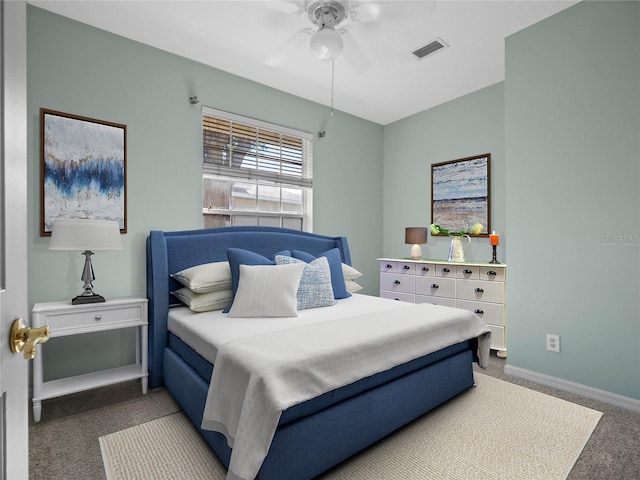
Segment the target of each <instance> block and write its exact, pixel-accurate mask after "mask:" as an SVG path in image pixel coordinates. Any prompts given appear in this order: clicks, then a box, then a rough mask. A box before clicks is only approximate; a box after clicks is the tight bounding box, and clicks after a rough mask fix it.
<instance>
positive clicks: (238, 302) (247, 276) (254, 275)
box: [229, 263, 304, 317]
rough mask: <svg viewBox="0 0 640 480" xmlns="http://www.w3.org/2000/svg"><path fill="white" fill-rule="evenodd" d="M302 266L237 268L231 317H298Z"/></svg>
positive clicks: (248, 266) (251, 266)
mask: <svg viewBox="0 0 640 480" xmlns="http://www.w3.org/2000/svg"><path fill="white" fill-rule="evenodd" d="M303 270H304V263H292V264H290V265H240V277H239V280H238V290H237V291H236V296H235V297H234V299H233V305H232V306H231V310H229V316H230V317H297V316H298V309H297V305H298V299H297V297H296V294H297V293H298V285H299V284H300V278H301V277H302V271H303Z"/></svg>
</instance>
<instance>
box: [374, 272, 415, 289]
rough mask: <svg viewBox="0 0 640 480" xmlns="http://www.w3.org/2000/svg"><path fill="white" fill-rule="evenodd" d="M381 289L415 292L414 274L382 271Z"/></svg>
mask: <svg viewBox="0 0 640 480" xmlns="http://www.w3.org/2000/svg"><path fill="white" fill-rule="evenodd" d="M380 290H387V291H392V292H405V293H414V292H415V280H414V277H413V276H410V275H403V274H402V273H380Z"/></svg>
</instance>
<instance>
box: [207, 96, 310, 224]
mask: <svg viewBox="0 0 640 480" xmlns="http://www.w3.org/2000/svg"><path fill="white" fill-rule="evenodd" d="M202 146H203V151H202V164H203V173H202V214H203V217H204V218H203V224H204V226H205V227H206V228H208V227H225V226H232V225H267V226H273V227H284V228H292V229H295V230H305V231H311V213H312V212H311V204H312V197H313V168H312V167H313V155H312V150H313V136H312V135H311V134H309V133H305V132H299V131H296V130H292V129H289V128H285V127H280V126H278V125H272V124H268V123H264V122H260V121H258V120H252V119H249V118H245V117H240V116H238V115H234V114H231V113H227V112H222V111H219V110H214V109H212V108H208V107H204V108H203V110H202Z"/></svg>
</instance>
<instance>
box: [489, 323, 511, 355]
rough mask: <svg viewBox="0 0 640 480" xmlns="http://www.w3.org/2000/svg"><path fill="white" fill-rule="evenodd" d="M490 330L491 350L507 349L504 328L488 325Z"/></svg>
mask: <svg viewBox="0 0 640 480" xmlns="http://www.w3.org/2000/svg"><path fill="white" fill-rule="evenodd" d="M489 330H491V348H494V349H496V348H497V349H500V350H505V349H506V348H507V338H506V335H505V329H504V327H497V326H495V325H489Z"/></svg>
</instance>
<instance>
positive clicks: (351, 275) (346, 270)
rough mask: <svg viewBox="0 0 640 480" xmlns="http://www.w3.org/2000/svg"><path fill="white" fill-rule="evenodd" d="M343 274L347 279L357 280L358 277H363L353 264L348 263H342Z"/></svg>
mask: <svg viewBox="0 0 640 480" xmlns="http://www.w3.org/2000/svg"><path fill="white" fill-rule="evenodd" d="M342 275H344V279H345V281H348V280H355V279H356V278H358V277H361V276H362V274H361V273H360V272H359V271H358V270H356V269H355V268H353V267H352V266H351V265H347V264H346V263H343V264H342Z"/></svg>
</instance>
